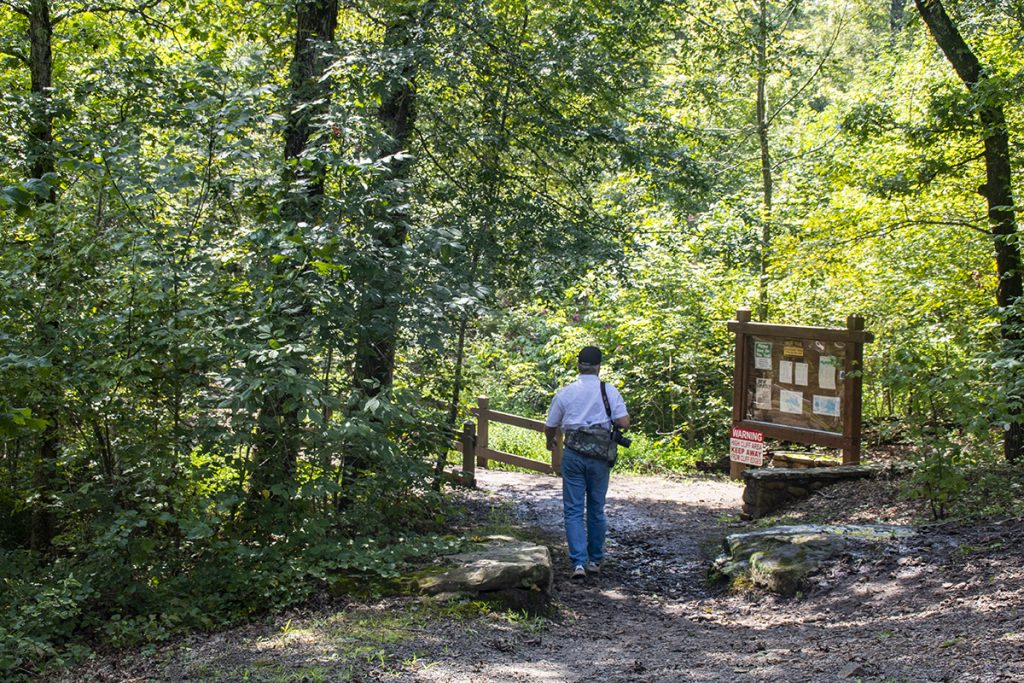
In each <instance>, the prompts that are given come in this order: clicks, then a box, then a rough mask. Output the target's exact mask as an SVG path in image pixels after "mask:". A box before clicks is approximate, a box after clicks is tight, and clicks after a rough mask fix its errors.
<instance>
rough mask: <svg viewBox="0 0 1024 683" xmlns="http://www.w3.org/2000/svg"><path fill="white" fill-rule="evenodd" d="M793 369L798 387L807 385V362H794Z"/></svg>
mask: <svg viewBox="0 0 1024 683" xmlns="http://www.w3.org/2000/svg"><path fill="white" fill-rule="evenodd" d="M793 370H794V372H795V378H794V379H795V381H794V384H796V385H797V386H798V387H806V386H807V363H794V364H793Z"/></svg>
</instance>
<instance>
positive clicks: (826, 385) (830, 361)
mask: <svg viewBox="0 0 1024 683" xmlns="http://www.w3.org/2000/svg"><path fill="white" fill-rule="evenodd" d="M837 365H838V363H837V362H836V357H835V356H822V357H821V359H820V360H819V361H818V386H819V387H820V388H822V389H835V388H836V366H837Z"/></svg>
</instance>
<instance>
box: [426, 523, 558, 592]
mask: <svg viewBox="0 0 1024 683" xmlns="http://www.w3.org/2000/svg"><path fill="white" fill-rule="evenodd" d="M553 579H554V572H553V571H552V568H551V552H550V551H549V550H548V548H547V547H546V546H543V545H537V544H535V543H528V542H526V541H520V540H517V539H515V538H511V537H509V536H489V537H487V538H486V539H484V541H483V543H482V544H481V546H480V547H479V548H478V549H475V550H471V551H468V552H464V553H459V554H457V555H448V556H446V557H445V558H444V559H443V561H442V567H440V568H438V569H437V570H436V571H431V572H428V573H427V574H426V575H423V576H420V577H417V578H416V580H415V582H416V586H417V588H418V589H419V591H420V592H423V593H426V594H428V595H451V594H458V595H469V596H473V597H478V598H483V599H488V598H498V599H500V600H501V601H503V602H505V603H507V604H509V605H510V606H513V607H523V608H526V609H529V610H535V609H538V608H541V607H542V606H543V605H544V604H545V603H546V602H547V601H548V600H549V598H550V596H551V586H552V582H553Z"/></svg>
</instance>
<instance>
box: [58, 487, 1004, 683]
mask: <svg viewBox="0 0 1024 683" xmlns="http://www.w3.org/2000/svg"><path fill="white" fill-rule="evenodd" d="M479 482H480V490H479V491H477V492H474V493H472V494H469V496H470V499H471V500H472V502H473V505H474V506H476V507H478V508H479V509H482V510H484V511H486V510H487V509H490V508H497V509H508V507H509V506H511V508H512V509H513V510H514V511H515V516H516V521H517V522H518V523H519V524H521V525H523V526H525V527H527V528H529V529H530V530H531V533H534V534H535V535H537V536H538V537H540V538H542V539H543V540H544V541H545V542H546V543H547V544H548V545H549V546H550V547H552V549H553V550H554V557H555V562H556V577H555V589H554V591H555V596H554V597H555V604H556V608H557V609H556V615H555V616H554V617H553V618H552V619H551V620H547V621H542V622H538V621H535V620H528V619H517V618H514V616H512V617H510V616H508V615H501V614H493V613H492V614H484V615H481V616H479V617H473V618H470V619H468V620H467V619H466V618H465V617H448V616H445V615H444V613H443V612H433V613H432V612H430V610H426V611H424V610H423V609H421V606H419V603H418V602H417V601H416V599H415V598H409V597H401V598H387V599H383V600H379V601H375V602H374V601H370V602H358V601H342V602H340V603H339V602H334V603H327V604H324V605H322V606H320V607H313V606H311V607H307V608H305V609H304V610H300V611H297V612H295V613H291V614H286V615H281V616H278V617H274V618H272V619H269V620H268V621H267V622H265V623H254V624H250V625H248V626H245V627H241V628H238V629H234V630H231V631H227V632H222V633H219V634H214V635H210V636H194V637H191V638H189V639H186V640H185V641H183V642H179V643H176V644H170V645H168V646H166V647H165V648H163V649H162V650H160V651H158V652H157V653H155V655H150V656H148V657H147V656H144V655H139V656H136V657H127V658H125V657H118V658H111V659H109V660H106V661H100V662H97V663H94V664H93V665H91V666H89V667H86V668H84V669H82V670H79V671H78V672H76V673H75V674H73V675H71V676H70V677H67V678H65V679H64V680H67V681H72V680H73V681H94V680H106V681H129V680H130V681H186V680H187V681H240V680H246V681H268V682H270V681H273V682H284V681H296V682H298V681H394V682H401V683H440V682H444V683H449V682H460V683H486V682H504V681H544V682H552V683H554V682H563V681H565V682H583V681H600V682H601V683H626V682H630V683H634V682H636V683H674V682H677V681H695V682H696V681H722V682H725V681H729V682H739V683H745V682H754V681H758V682H761V681H778V682H787V683H789V682H797V681H811V682H818V681H822V682H825V681H879V682H882V681H884V682H893V683H895V682H904V681H906V682H907V683H927V682H929V681H984V682H988V681H1020V680H1024V655H1022V654H1021V652H1022V651H1024V568H1022V562H1021V552H1020V550H1019V548H1020V546H1021V543H1022V541H1024V520H1021V519H1014V520H1004V521H1002V522H991V523H987V524H984V525H976V526H971V527H954V526H949V527H941V528H932V529H924V530H922V532H921V533H920V534H919V535H918V536H917V537H915V538H914V539H913V540H912V541H911V542H910V543H905V544H903V545H901V546H899V547H893V548H888V549H886V550H885V551H880V552H879V554H878V556H877V557H871V558H867V559H863V558H862V559H858V560H853V559H850V560H846V561H842V562H839V563H837V564H836V565H834V566H832V567H831V568H829V569H828V570H827V571H825V572H824V573H823V574H822V575H820V576H817V577H814V578H812V580H811V581H810V583H809V585H808V586H807V588H806V590H805V591H804V592H803V594H801V595H798V596H797V597H796V598H793V599H789V600H784V599H781V598H777V597H774V596H771V595H766V594H763V593H758V592H747V593H727V592H724V591H723V590H722V589H721V588H720V587H714V586H711V585H709V584H708V582H707V579H706V572H707V568H708V562H709V559H710V557H711V556H712V555H714V554H716V553H717V552H718V543H719V542H720V540H721V538H722V537H723V536H724V535H725V534H726V533H729V532H731V531H735V530H740V529H745V528H749V524H746V523H740V522H738V521H736V513H737V512H738V511H739V500H740V495H741V488H740V487H739V486H737V485H736V484H734V483H731V482H728V481H722V480H710V479H695V480H690V481H669V480H666V479H660V478H653V477H632V476H614V477H613V479H612V484H611V488H610V491H609V499H608V516H609V539H608V557H607V560H606V563H605V566H604V568H603V571H602V573H601V575H600V576H599V577H593V578H592V577H588V578H587V579H585V580H583V581H570V580H569V578H568V570H569V568H568V566H567V565H568V562H567V560H566V556H565V542H564V538H563V535H562V519H561V483H560V480H558V479H556V478H554V477H545V476H540V475H530V474H520V473H510V472H495V471H483V472H479ZM892 486H894V485H893V484H891V483H886V482H858V483H854V484H851V485H840V486H836V487H833V488H831V489H829V490H828V491H827V493H826V494H824V495H821V496H818V497H816V499H814V500H812V501H809V502H808V504H806V505H805V506H803V509H802V510H801V509H797V510H794V511H791V516H792V517H793V518H794V519H795V520H799V519H801V514H803V515H805V517H804V518H805V519H807V518H811V517H813V518H814V519H816V520H817V521H830V520H831V521H853V522H868V521H877V522H905V521H907V520H906V518H905V515H906V512H907V511H906V509H901V508H900V506H899V505H892V504H891V501H892V500H894V499H895V496H894V490H893V489H892ZM887 487H888V488H887ZM901 515H904V517H901ZM403 615H404V616H405V617H408V618H410V619H413V620H412V621H408V622H405V623H399V624H396V623H394V621H393V620H394V619H396V618H402V617H403ZM410 615H419V616H415V618H414V617H413V616H410ZM366 617H372V618H371V619H370V623H378V624H379V623H383V621H373V619H377V620H388V619H391V620H392V622H390V623H392V626H388V627H385V628H381V627H379V626H377V627H371V628H373V629H375V630H376V632H375V633H373V632H366V629H365V627H363V626H361V624H363V623H364V622H363V621H362V620H363V619H364V618H366ZM415 619H419V620H418V621H417V620H415ZM360 629H362V631H361V630H360ZM395 634H398V636H397V637H395ZM360 652H365V653H368V654H359V653H360Z"/></svg>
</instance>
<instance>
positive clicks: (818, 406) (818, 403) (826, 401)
mask: <svg viewBox="0 0 1024 683" xmlns="http://www.w3.org/2000/svg"><path fill="white" fill-rule="evenodd" d="M811 403H812V407H811V409H812V410H813V411H814V412H815V413H816V414H818V415H827V416H829V417H839V397H838V396H817V395H815V396H814V398H813V400H812V402H811Z"/></svg>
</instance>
